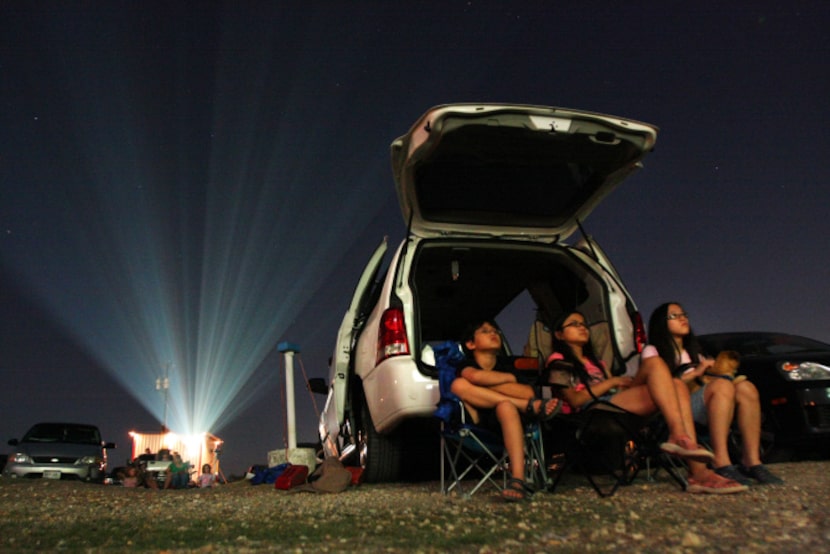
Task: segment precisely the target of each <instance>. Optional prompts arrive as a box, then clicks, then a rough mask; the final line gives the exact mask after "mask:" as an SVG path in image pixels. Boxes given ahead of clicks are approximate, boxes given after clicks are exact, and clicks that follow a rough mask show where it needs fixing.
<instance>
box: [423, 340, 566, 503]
mask: <svg viewBox="0 0 830 554" xmlns="http://www.w3.org/2000/svg"><path fill="white" fill-rule="evenodd" d="M433 350H434V353H435V365H436V367H437V368H438V374H439V387H440V392H441V400H440V402H439V404H438V408H437V409H436V411H435V416H436V417H438V418H439V419H440V420H441V491H442V492H443V493H444V494H448V493H450V492H451V491H452V490H454V489H457V490H458V491H459V493H460V494H462V495H463V496H465V497H470V496H472V495H474V494H475V493H476V492H477V491H478V490H479V489H480V488H481V487H483V486H485V485H490V486H492V487H493V488H495V489H496V490H497V491H499V492H501V491H502V490H504V489H505V487H506V486H507V476H508V460H507V452H506V451H505V449H504V443H503V439H502V437H501V435H500V434H499V433H495V432H493V431H490V430H489V429H485V428H483V427H480V426H477V425H475V424H473V423H471V422H467V421H466V419H465V418H466V415H465V411H464V406H463V403H462V402H461V400H460V399H459V398H458V397H456V396H455V395H454V394H453V393H452V392H451V390H450V387H451V385H452V381H453V380H454V379H455V376H456V368H457V364H458V363H459V362H461V361H462V360H463V359H464V355H463V353H462V351H461V348H460V345H459V344H458V343H455V342H447V343H444V344H442V345H440V346H437V347H435V348H434V349H433ZM544 460H545V456H544V445H543V441H542V433H541V430H540V428H539V424H538V423H537V422H530V423H527V424H526V425H525V483H526V484H527V485H528V486H529V487H531V488H532V489H534V490H542V489H545V488H547V487H548V486H549V485H550V483H551V481H550V480H549V479H548V477H547V467H546V465H545V463H544ZM465 482H466V483H465ZM465 485H470V487H471V488H470V489H469V492H466V491H465V490H464V488H465Z"/></svg>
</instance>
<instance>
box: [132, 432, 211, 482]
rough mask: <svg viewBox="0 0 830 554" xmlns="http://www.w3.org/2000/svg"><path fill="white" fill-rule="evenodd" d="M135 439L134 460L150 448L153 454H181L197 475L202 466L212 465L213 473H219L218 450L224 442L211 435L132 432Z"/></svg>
mask: <svg viewBox="0 0 830 554" xmlns="http://www.w3.org/2000/svg"><path fill="white" fill-rule="evenodd" d="M130 437H132V439H133V452H132V458H131V459H133V460H134V459H135V458H137V457H138V456H140V455H141V454H144V453H145V452H146V450H147V449H148V448H149V449H150V452H152V453H153V454H158V452H159V450H163V449H167V450H170V452H178V453H179V454H181V457H182V460H184V461H185V462H188V463H189V464H190V467H191V468H193V469H194V470H195V471H196V473H197V474H198V473H201V471H202V465H204V464H210V467H211V473H219V456H218V455H217V454H218V452H217V451H218V450H220V448H221V446H222V440H221V439H220V438H219V437H216V436H214V435H211V434H210V433H202V434H200V435H177V434H176V433H170V432H167V433H138V432H136V431H130Z"/></svg>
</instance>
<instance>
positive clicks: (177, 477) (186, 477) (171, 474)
mask: <svg viewBox="0 0 830 554" xmlns="http://www.w3.org/2000/svg"><path fill="white" fill-rule="evenodd" d="M189 483H190V464H189V463H188V462H185V461H182V457H181V455H180V454H179V453H178V452H173V461H171V462H170V465H169V466H167V479H166V480H165V482H164V488H165V489H185V488H187V486H188V484H189Z"/></svg>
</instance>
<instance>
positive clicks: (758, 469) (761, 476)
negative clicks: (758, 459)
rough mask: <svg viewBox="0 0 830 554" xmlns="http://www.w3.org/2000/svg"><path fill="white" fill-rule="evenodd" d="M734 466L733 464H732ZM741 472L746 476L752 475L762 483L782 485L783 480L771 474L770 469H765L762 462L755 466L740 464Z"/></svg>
mask: <svg viewBox="0 0 830 554" xmlns="http://www.w3.org/2000/svg"><path fill="white" fill-rule="evenodd" d="M732 467H734V466H732ZM739 471H740V472H741V473H743V474H744V475H746V476H747V477H752V478H753V479H755V480H756V481H758V482H759V483H761V484H762V485H783V484H784V480H783V479H781V478H780V477H778V476H777V475H775V474H773V473H772V472H771V471H770V470H768V469H767V466H765V465H763V464H758V465H757V466H752V467H746V466H741V467H740V470H739Z"/></svg>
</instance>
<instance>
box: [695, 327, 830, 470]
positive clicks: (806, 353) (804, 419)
mask: <svg viewBox="0 0 830 554" xmlns="http://www.w3.org/2000/svg"><path fill="white" fill-rule="evenodd" d="M698 338H699V340H700V342H701V345H702V346H703V349H704V351H705V352H706V353H707V354H709V355H710V356H714V355H716V354H717V353H718V352H721V351H724V350H734V351H736V352H738V353H739V354H740V356H741V366H740V369H739V370H738V373H739V374H743V375H746V376H747V377H748V378H749V379H750V380H751V381H752V382H753V383H754V384H755V386H756V387H758V392H759V393H760V397H761V410H762V412H763V417H764V421H763V430H764V434H765V436H766V437H768V438H771V439H772V444H771V445H769V446H772V447H773V450H774V451H778V452H779V453H780V452H781V450H782V449H798V450H802V451H804V450H809V451H818V452H823V453H825V454H826V453H830V344H826V343H823V342H819V341H816V340H813V339H808V338H805V337H799V336H795V335H787V334H784V333H748V332H746V333H717V334H710V335H702V336H700V337H698Z"/></svg>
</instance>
